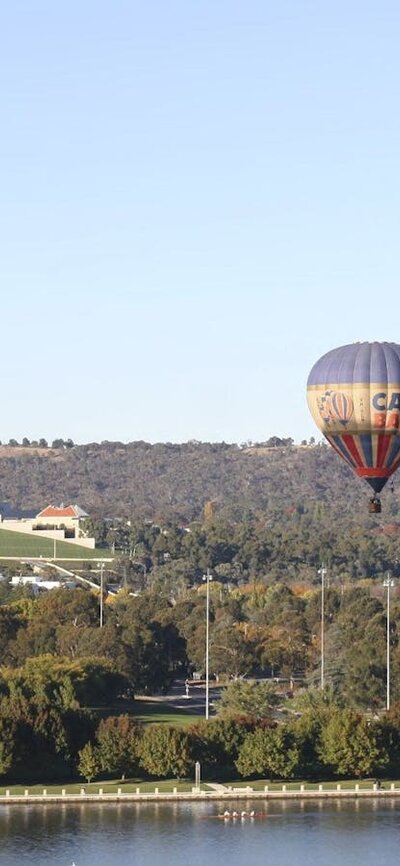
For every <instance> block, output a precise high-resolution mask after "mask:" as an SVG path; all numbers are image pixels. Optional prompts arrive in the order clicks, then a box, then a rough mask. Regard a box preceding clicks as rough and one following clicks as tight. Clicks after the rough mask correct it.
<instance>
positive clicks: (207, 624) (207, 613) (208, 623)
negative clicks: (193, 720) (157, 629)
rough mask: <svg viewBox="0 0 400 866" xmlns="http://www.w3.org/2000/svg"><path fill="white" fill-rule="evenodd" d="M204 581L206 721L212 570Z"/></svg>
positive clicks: (208, 693) (207, 713)
mask: <svg viewBox="0 0 400 866" xmlns="http://www.w3.org/2000/svg"><path fill="white" fill-rule="evenodd" d="M203 580H205V582H206V719H207V720H208V718H209V695H210V666H209V660H210V654H209V634H210V580H212V577H211V575H210V569H209V568H207V574H204V575H203Z"/></svg>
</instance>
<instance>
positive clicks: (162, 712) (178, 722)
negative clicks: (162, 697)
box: [92, 700, 201, 727]
mask: <svg viewBox="0 0 400 866" xmlns="http://www.w3.org/2000/svg"><path fill="white" fill-rule="evenodd" d="M92 710H93V711H94V712H95V713H97V714H98V715H99V716H100V717H101V718H106V717H107V716H118V715H121V714H122V713H127V714H128V715H129V716H132V718H134V719H136V720H137V721H138V722H142V724H144V725H148V724H152V725H155V724H157V725H175V726H177V727H179V726H183V725H193V724H195V723H196V722H199V721H200V719H201V717H200V716H198V715H197V716H196V715H194V714H193V713H189V712H186V711H185V710H179V709H175V708H173V707H169V706H168V704H165V703H163V702H162V701H151V700H144V701H140V700H135V701H116V702H115V704H113V705H112V706H109V707H92Z"/></svg>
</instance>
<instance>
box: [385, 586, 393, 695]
mask: <svg viewBox="0 0 400 866" xmlns="http://www.w3.org/2000/svg"><path fill="white" fill-rule="evenodd" d="M383 585H384V587H385V589H386V590H387V596H386V709H387V710H390V590H391V588H392V587H393V586H394V580H393V579H392V578H391V577H390V575H389V572H388V574H387V577H386V578H385V580H384V581H383Z"/></svg>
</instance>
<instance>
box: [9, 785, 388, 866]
mask: <svg viewBox="0 0 400 866" xmlns="http://www.w3.org/2000/svg"><path fill="white" fill-rule="evenodd" d="M226 808H227V805H226V803H224V804H218V803H216V802H215V801H214V802H213V803H198V804H193V803H175V804H166V803H160V804H157V803H156V804H154V803H151V804H148V803H129V804H118V805H114V804H106V803H105V804H104V805H103V804H102V805H97V804H96V805H95V804H93V805H91V804H82V805H80V804H78V805H72V804H71V805H67V804H66V805H61V806H60V805H56V804H54V805H50V804H48V805H44V806H39V805H38V806H35V805H27V806H25V805H23V806H0V863H1V866H28V864H29V866H71V863H75V866H129V864H133V866H139V864H140V866H144V864H146V866H166V864H173V866H221V864H226V863H229V866H261V864H263V866H265V864H272V866H303V864H304V866H308V864H309V866H319V864H323V866H336V864H340V866H343V864H345V866H353V864H360V866H361V864H362V866H372V864H373V866H377V864H378V863H381V862H382V861H384V862H387V863H394V862H396V861H397V858H398V852H399V843H400V798H399V799H394V798H393V799H389V800H385V801H382V800H380V801H378V800H368V801H350V800H349V801H341V802H331V803H326V802H322V801H321V802H318V801H313V802H309V801H307V802H303V803H302V802H297V803H295V802H283V801H279V802H275V803H270V804H266V805H265V806H264V805H263V804H261V803H260V802H257V803H251V802H249V803H247V804H243V803H241V804H239V806H237V808H238V810H241V809H244V808H247V809H248V810H250V809H255V810H256V811H257V812H266V814H267V816H268V817H266V818H264V817H261V818H256V819H254V820H250V819H245V820H240V819H239V820H237V821H228V822H225V821H220V820H218V819H217V818H216V815H217V814H218V812H223V810H224V809H226ZM228 808H231V809H233V808H235V804H233V805H232V804H231V805H230V806H228Z"/></svg>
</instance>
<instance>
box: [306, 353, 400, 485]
mask: <svg viewBox="0 0 400 866" xmlns="http://www.w3.org/2000/svg"><path fill="white" fill-rule="evenodd" d="M307 401H308V405H309V408H310V412H311V414H312V416H313V418H314V421H315V422H316V424H317V426H318V427H319V429H320V430H321V431H322V433H323V434H324V436H325V437H326V439H327V440H328V442H329V443H330V444H331V445H332V447H333V448H334V449H335V451H336V452H337V453H338V454H339V456H340V457H342V458H343V459H344V460H345V461H346V463H348V464H349V465H350V466H351V467H352V469H353V470H354V472H355V473H356V475H358V476H360V477H361V478H365V480H366V481H368V483H369V484H370V485H371V487H372V488H373V490H374V491H375V493H379V492H380V491H381V490H382V488H383V487H384V486H385V484H386V482H387V480H388V478H390V476H391V475H392V474H393V472H395V471H396V469H397V467H398V466H399V465H400V430H399V426H400V345H398V344H397V343H352V344H351V345H349V346H340V347H339V348H338V349H332V351H331V352H327V354H326V355H323V356H322V358H320V359H319V361H317V363H316V364H314V366H313V368H312V370H311V373H310V375H309V377H308V381H307Z"/></svg>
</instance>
